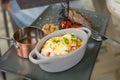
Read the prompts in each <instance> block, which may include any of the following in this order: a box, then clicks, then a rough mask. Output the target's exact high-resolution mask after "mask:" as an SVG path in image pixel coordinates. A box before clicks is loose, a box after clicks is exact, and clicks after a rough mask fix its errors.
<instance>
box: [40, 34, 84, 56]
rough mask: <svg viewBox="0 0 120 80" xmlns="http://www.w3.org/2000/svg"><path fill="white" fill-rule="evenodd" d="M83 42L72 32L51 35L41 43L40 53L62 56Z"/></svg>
mask: <svg viewBox="0 0 120 80" xmlns="http://www.w3.org/2000/svg"><path fill="white" fill-rule="evenodd" d="M82 44H83V42H82V40H81V39H78V38H77V36H76V35H75V34H74V33H72V34H70V33H67V34H65V35H63V36H57V37H52V38H50V39H48V40H47V41H46V42H45V44H44V45H43V47H42V49H41V51H40V53H41V54H42V55H44V56H47V57H49V56H62V55H65V54H69V53H70V52H72V51H74V50H76V49H78V48H79V47H80V46H81V45H82Z"/></svg>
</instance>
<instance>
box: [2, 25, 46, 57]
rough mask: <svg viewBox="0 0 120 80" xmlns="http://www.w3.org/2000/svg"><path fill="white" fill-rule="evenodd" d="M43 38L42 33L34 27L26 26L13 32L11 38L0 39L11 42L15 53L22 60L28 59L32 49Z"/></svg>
mask: <svg viewBox="0 0 120 80" xmlns="http://www.w3.org/2000/svg"><path fill="white" fill-rule="evenodd" d="M42 37H44V32H43V31H42V30H41V29H39V28H36V27H33V26H28V27H24V28H20V29H18V30H16V31H15V33H14V34H13V38H9V37H0V39H7V40H12V41H13V42H14V46H15V48H16V51H17V55H18V56H20V57H22V58H28V55H29V53H30V52H31V50H33V49H34V47H35V46H36V44H37V42H38V41H39V40H40V39H41V38H42Z"/></svg>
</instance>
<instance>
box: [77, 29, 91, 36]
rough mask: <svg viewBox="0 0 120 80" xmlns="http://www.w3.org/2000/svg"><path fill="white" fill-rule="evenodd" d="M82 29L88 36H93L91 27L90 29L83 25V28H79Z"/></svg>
mask: <svg viewBox="0 0 120 80" xmlns="http://www.w3.org/2000/svg"><path fill="white" fill-rule="evenodd" d="M79 29H80V30H83V31H84V32H85V33H87V35H88V37H90V36H91V34H92V33H91V30H90V29H88V28H85V27H81V28H79Z"/></svg>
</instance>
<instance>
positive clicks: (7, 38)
mask: <svg viewBox="0 0 120 80" xmlns="http://www.w3.org/2000/svg"><path fill="white" fill-rule="evenodd" d="M0 39H5V40H13V39H12V38H10V37H0Z"/></svg>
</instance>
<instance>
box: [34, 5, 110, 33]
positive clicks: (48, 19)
mask: <svg viewBox="0 0 120 80" xmlns="http://www.w3.org/2000/svg"><path fill="white" fill-rule="evenodd" d="M60 9H61V5H60V4H57V5H51V6H49V7H48V8H47V9H46V10H45V11H44V12H43V13H42V14H41V15H40V16H39V17H38V18H37V19H36V20H35V21H34V22H33V23H32V26H38V27H40V28H42V26H43V25H44V24H46V23H54V24H59V20H58V19H59V12H60ZM79 11H80V12H81V13H82V14H83V15H85V16H86V17H87V18H88V19H89V20H90V21H91V22H92V28H93V29H94V30H96V31H98V32H101V33H103V32H104V31H102V28H101V27H103V26H107V24H106V23H107V22H108V20H109V16H108V15H107V14H102V13H96V12H93V11H88V10H84V9H79ZM104 30H105V29H104Z"/></svg>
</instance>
